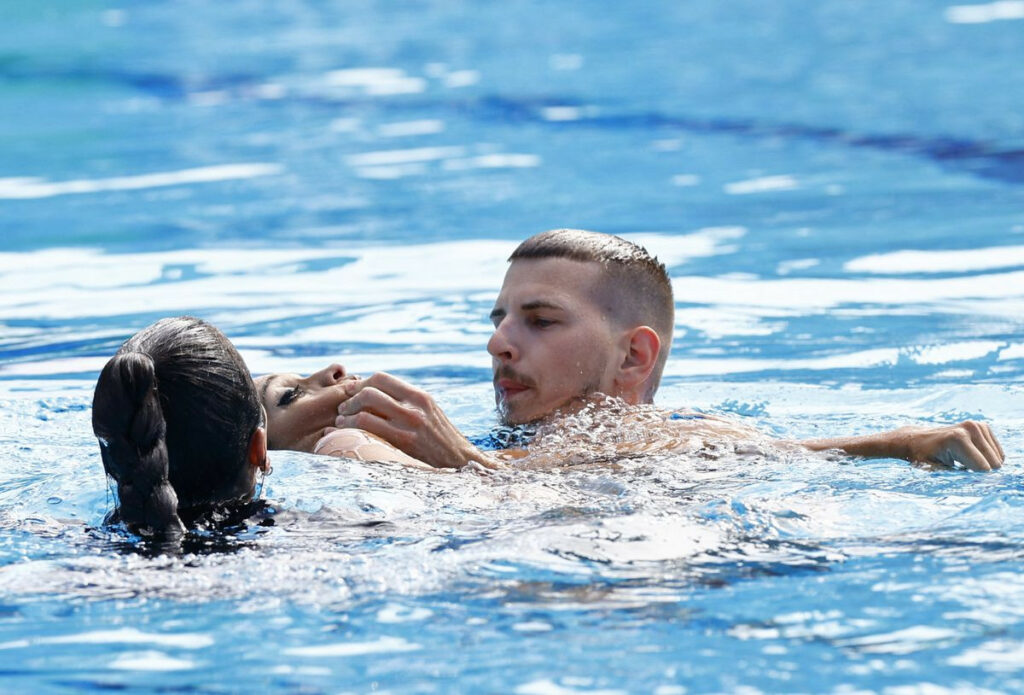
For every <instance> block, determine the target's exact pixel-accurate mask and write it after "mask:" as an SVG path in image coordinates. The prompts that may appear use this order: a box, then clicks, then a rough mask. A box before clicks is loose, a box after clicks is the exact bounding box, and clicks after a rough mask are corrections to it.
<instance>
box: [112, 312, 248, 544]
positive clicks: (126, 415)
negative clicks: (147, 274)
mask: <svg viewBox="0 0 1024 695" xmlns="http://www.w3.org/2000/svg"><path fill="white" fill-rule="evenodd" d="M260 422H261V411H260V404H259V398H258V396H257V394H256V387H255V386H254V385H253V381H252V377H251V376H250V374H249V370H248V369H247V368H246V366H245V362H244V361H243V360H242V357H241V355H239V354H238V351H237V350H235V348H234V346H233V345H232V344H231V342H230V341H229V340H228V339H227V338H226V337H225V336H224V334H223V333H221V332H220V331H219V330H217V329H216V328H214V327H213V326H211V325H210V324H208V323H206V322H205V321H201V320H199V319H195V318H192V317H188V316H183V317H179V318H171V319H162V320H160V321H157V322H156V323H154V324H153V325H151V326H149V327H147V328H144V329H143V330H141V331H139V332H138V333H136V334H135V335H133V336H132V337H131V338H129V339H128V340H127V341H125V343H124V345H122V346H121V349H119V350H118V351H117V354H115V355H114V356H113V357H112V358H110V360H109V361H108V362H107V364H106V366H104V367H103V371H102V372H100V377H99V381H98V382H97V384H96V392H95V394H94V395H93V404H92V427H93V432H94V433H95V434H96V437H97V438H99V441H100V453H101V456H102V458H103V467H104V469H105V470H106V472H107V475H109V476H110V477H111V478H113V479H114V482H115V483H116V484H117V492H118V502H119V507H118V510H117V513H118V516H119V518H120V520H121V521H123V522H124V523H126V524H127V525H128V526H129V527H131V528H133V529H134V530H137V531H140V532H141V533H143V535H147V536H150V535H151V536H155V537H158V538H161V539H167V540H174V539H176V538H179V537H181V535H182V534H183V532H184V525H183V524H182V521H181V518H180V517H179V508H181V509H182V511H184V510H185V508H188V510H189V511H190V512H196V511H200V510H201V509H202V508H203V507H209V506H212V505H217V504H220V503H224V502H229V501H233V500H236V499H244V498H247V497H249V496H251V493H252V487H251V479H248V485H247V477H246V476H247V475H248V473H249V472H248V470H247V460H248V451H249V442H250V440H251V438H252V435H253V434H254V433H255V431H256V428H257V427H258V426H259V425H260ZM246 488H248V489H246Z"/></svg>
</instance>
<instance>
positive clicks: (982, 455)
mask: <svg viewBox="0 0 1024 695" xmlns="http://www.w3.org/2000/svg"><path fill="white" fill-rule="evenodd" d="M800 444H801V445H802V446H804V447H806V448H808V449H810V450H811V451H826V450H829V449H838V450H840V451H842V452H844V453H847V454H849V455H851V456H863V457H865V458H899V459H905V460H907V461H911V462H914V463H941V464H943V465H945V466H952V465H953V464H954V463H955V462H959V463H961V464H963V465H964V466H966V467H967V468H970V469H972V470H976V471H991V470H995V469H997V468H999V467H1001V466H1002V465H1003V462H1004V461H1005V460H1006V454H1004V453H1003V449H1002V447H1001V446H1000V445H999V441H998V440H997V439H996V438H995V435H993V434H992V430H991V429H989V426H988V425H986V424H984V423H980V422H974V421H972V420H967V421H965V422H961V423H959V424H956V425H949V426H946V427H902V428H900V429H898V430H892V431H890V432H879V433H877V434H867V435H863V436H859V437H836V438H831V439H811V440H807V441H802V442H800Z"/></svg>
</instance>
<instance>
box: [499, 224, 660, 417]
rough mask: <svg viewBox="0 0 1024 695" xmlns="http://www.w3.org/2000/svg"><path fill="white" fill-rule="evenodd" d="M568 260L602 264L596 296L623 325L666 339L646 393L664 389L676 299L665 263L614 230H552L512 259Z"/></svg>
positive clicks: (532, 239) (650, 394) (535, 238)
mask: <svg viewBox="0 0 1024 695" xmlns="http://www.w3.org/2000/svg"><path fill="white" fill-rule="evenodd" d="M540 258H567V259H569V260H573V261H581V262H584V263H598V264H600V265H601V266H602V268H603V269H604V278H603V282H601V283H600V286H599V287H598V288H595V289H596V292H597V295H598V296H596V297H595V300H596V301H598V302H600V304H601V305H602V307H603V308H604V309H605V310H606V311H607V312H608V313H609V314H610V315H611V317H612V319H613V320H615V321H616V322H617V323H618V324H619V325H622V326H629V327H634V326H650V327H651V328H653V329H654V331H655V332H656V333H657V334H658V337H659V338H660V339H661V349H660V350H659V352H658V360H657V362H656V364H655V367H654V371H653V372H652V375H651V380H650V382H649V384H648V389H647V393H645V394H644V395H645V397H646V398H647V400H650V399H651V398H653V397H654V392H655V391H657V389H658V384H659V383H660V381H661V374H662V372H663V371H664V369H665V362H666V361H667V360H668V354H669V352H671V350H672V328H673V326H674V325H675V301H674V300H673V298H672V283H671V282H670V281H669V278H668V272H667V271H666V270H665V264H664V263H661V262H660V261H659V260H658V259H657V258H655V257H654V256H652V255H651V254H650V253H648V251H647V249H645V248H644V247H643V246H640V245H639V244H634V243H633V242H631V241H626V240H625V239H623V238H621V237H617V236H613V235H611V234H601V233H599V232H588V231H585V230H582V229H552V230H550V231H547V232H541V233H540V234H535V235H534V236H532V237H530V238H529V239H527V240H526V241H524V242H523V243H521V244H520V245H519V246H518V248H516V250H515V251H513V252H512V255H511V256H509V258H508V260H509V261H517V260H526V259H540Z"/></svg>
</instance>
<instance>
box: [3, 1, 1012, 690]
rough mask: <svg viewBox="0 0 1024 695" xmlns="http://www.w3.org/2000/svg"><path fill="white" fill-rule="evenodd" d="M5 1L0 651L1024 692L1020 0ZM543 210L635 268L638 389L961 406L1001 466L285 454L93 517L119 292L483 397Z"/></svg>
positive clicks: (461, 401) (821, 410)
mask: <svg viewBox="0 0 1024 695" xmlns="http://www.w3.org/2000/svg"><path fill="white" fill-rule="evenodd" d="M0 6H2V7H3V10H4V12H3V16H4V30H3V32H2V33H3V39H2V40H0V464H2V465H0V690H3V691H4V692H81V691H90V690H112V689H114V690H124V691H126V692H153V691H159V692H165V691H176V692H204V693H205V692H210V693H222V692H263V691H277V692H303V693H321V692H322V693H337V692H368V691H378V692H403V693H405V692H423V693H431V692H444V693H447V692H473V693H476V692H501V693H504V692H514V693H523V694H544V695H561V694H565V693H656V694H657V695H673V694H676V693H697V692H745V693H757V692H777V693H789V692H829V693H832V692H834V693H849V692H886V693H926V692H927V693H947V692H950V693H952V692H958V693H959V692H979V693H981V692H984V693H988V692H1019V691H1021V690H1024V675H1022V674H1024V579H1022V577H1024V572H1022V570H1024V562H1022V560H1024V521H1022V519H1024V514H1022V512H1024V493H1022V482H1024V479H1022V474H1021V460H1024V434H1022V432H1024V112H1022V111H1021V109H1020V104H1021V103H1024V71H1022V70H1020V68H1019V66H1020V64H1021V63H1022V60H1024V3H1022V2H1020V0H1004V1H1003V2H993V3H984V2H982V3H978V4H973V5H955V4H951V2H933V1H926V2H922V1H914V2H910V1H909V0H906V1H904V0H898V1H895V2H893V1H890V2H879V1H875V0H871V1H868V2H857V3H851V2H842V1H840V0H825V1H818V2H810V1H804V0H787V1H785V2H774V3H765V2H754V1H747V0H741V1H738V2H729V3H721V2H713V1H710V0H696V1H693V2H667V1H666V2H647V3H642V4H636V3H618V4H610V3H585V2H562V3H543V2H528V1H522V2H520V1H512V2H501V3H483V2H463V3H456V2H444V1H440V0H438V1H436V2H429V1H422V2H377V1H372V0H357V1H355V2H329V1H322V0H289V1H288V2H265V1H262V0H246V1H244V2H234V3H207V2H199V1H198V0H180V1H175V2H170V1H163V2H159V1H158V2H146V3H142V2H129V3H122V4H120V5H115V4H112V3H108V2H92V1H85V0H74V1H70V0H69V1H68V2H62V3H32V2H15V1H13V0H11V1H9V2H0ZM553 227H583V228H589V229H596V230H600V231H605V232H611V233H616V234H622V235H624V236H626V237H628V238H631V239H634V240H637V241H639V242H641V243H644V244H645V245H646V246H647V247H648V248H649V249H650V250H651V251H653V252H654V253H656V254H658V256H659V257H660V258H661V259H662V260H664V261H665V262H666V264H667V265H668V267H669V270H670V273H671V275H672V278H673V283H674V288H675V292H676V309H677V317H676V332H675V338H674V342H673V350H672V359H671V360H670V362H669V365H668V368H667V370H666V375H665V379H664V381H663V386H662V389H661V391H660V393H659V397H658V401H659V403H661V404H663V405H665V406H671V407H689V408H700V409H705V410H709V411H714V412H720V413H724V414H728V415H731V416H734V417H736V418H738V419H740V420H742V421H744V422H745V423H747V424H751V425H755V426H758V427H760V428H762V429H764V430H765V431H766V432H769V433H772V434H773V435H775V436H778V437H786V438H799V437H810V436H822V435H829V434H833V435H834V434H845V433H851V434H852V433H865V432H872V431H878V430H880V429H885V428H891V427H897V426H901V425H904V424H937V423H945V422H952V421H957V420H961V419H965V418H974V419H979V420H983V421H986V422H989V423H990V424H991V425H992V427H993V429H994V430H995V432H996V433H997V435H998V436H999V437H1000V439H1001V441H1002V442H1003V445H1004V448H1005V449H1006V453H1007V464H1006V466H1005V467H1004V468H1003V469H1002V470H1001V471H999V472H996V473H992V474H973V473H968V472H965V471H960V470H938V471H931V470H923V469H919V468H914V467H911V466H909V465H907V464H905V463H903V462H899V461H890V460H881V461H869V462H868V461H852V460H844V459H834V458H833V459H830V458H825V457H818V456H810V455H797V454H793V453H792V452H790V453H784V452H782V453H780V452H774V453H772V452H766V453H764V454H763V455H753V456H750V455H747V456H741V455H737V454H735V453H726V452H723V451H720V450H702V451H699V452H696V453H694V454H692V455H683V454H680V455H672V456H668V455H651V456H641V457H638V458H630V459H628V460H625V461H619V462H605V463H602V464H592V465H583V466H563V467H558V468H555V469H550V468H549V469H531V470H511V471H504V472H501V473H498V474H496V475H492V476H483V477H482V476H479V475H477V474H475V473H449V474H430V473H424V472H421V471H414V470H404V469H401V468H397V467H393V466H382V465H373V464H367V463H360V462H347V461H343V460H338V459H328V458H322V457H315V456H311V455H307V454H299V453H283V452H278V453H275V455H274V468H275V472H274V474H273V475H272V476H271V477H270V478H268V479H267V484H266V486H265V490H264V496H265V497H266V498H267V499H269V500H271V502H272V504H273V505H274V506H275V508H276V509H277V510H278V513H277V515H276V517H275V520H276V525H275V526H272V527H253V528H250V529H248V530H247V531H245V532H243V533H241V534H240V535H239V536H237V537H233V538H230V539H227V540H225V541H224V542H223V543H221V544H220V545H219V546H218V547H216V548H212V549H206V550H202V549H200V548H191V550H192V551H195V552H188V553H186V554H184V555H182V556H166V555H163V556H160V555H158V556H153V555H150V554H147V553H144V552H137V551H135V550H133V547H132V543H131V540H130V539H128V538H126V537H124V536H122V535H119V534H118V533H116V532H114V531H111V530H109V529H106V528H104V527H103V526H102V519H103V516H104V514H105V513H106V512H107V511H108V510H109V509H110V508H111V499H110V493H109V491H108V489H107V487H106V482H105V480H104V477H103V474H102V465H101V463H100V459H99V455H98V449H97V447H96V444H95V439H94V438H93V437H92V433H91V426H90V412H89V407H90V403H91V397H92V388H93V385H94V384H95V379H96V376H97V374H98V371H99V369H100V367H101V366H102V364H103V363H104V362H105V360H106V359H107V358H108V357H109V356H110V355H111V354H113V352H114V351H115V350H116V349H117V347H118V345H119V344H120V343H121V341H123V340H124V339H125V338H126V337H127V336H129V335H130V334H132V333H133V332H135V331H136V330H138V329H140V328H142V327H143V326H145V325H147V324H148V323H150V322H151V321H153V320H155V319H157V318H160V317H163V316H168V315H179V314H186V313H187V314H193V315H197V316H201V317H203V318H205V319H208V320H209V321H211V322H213V323H214V324H216V325H218V326H219V327H220V328H222V329H223V330H224V331H225V332H226V333H227V334H228V335H229V336H230V337H231V338H232V340H233V341H234V342H235V343H236V344H237V345H238V346H239V348H240V349H241V351H242V353H243V355H244V357H245V358H246V361H247V362H248V364H249V365H250V367H251V368H252V369H253V370H254V371H255V372H258V373H264V372H269V371H297V372H306V371H311V370H314V369H318V368H320V367H321V366H323V365H324V364H326V363H328V362H331V361H340V362H343V363H344V364H345V365H346V366H347V367H348V368H349V369H350V370H352V371H355V372H361V373H368V372H371V371H375V370H388V371H391V372H394V373H396V374H398V375H400V376H402V377H404V378H407V379H410V380H412V381H414V382H415V383H417V384H418V385H420V386H422V387H424V388H426V389H427V390H429V391H430V392H431V393H434V394H435V395H436V396H437V398H438V400H439V401H440V403H441V404H442V405H443V406H444V407H445V409H446V411H447V412H448V413H449V415H450V416H451V417H452V419H453V421H454V422H455V423H456V424H457V425H458V426H459V427H460V428H461V429H463V430H464V431H465V432H467V433H469V434H473V435H484V434H486V433H487V431H488V430H489V428H490V427H491V426H492V425H493V424H494V421H495V417H494V413H493V407H492V403H493V400H492V395H491V392H490V361H489V357H488V356H487V354H486V351H485V349H484V345H485V343H486V340H487V337H488V335H489V322H488V321H487V318H486V317H487V314H488V312H489V311H490V308H491V305H492V302H493V300H494V297H495V295H496V293H497V289H498V287H499V286H500V283H501V278H502V276H503V273H504V270H505V266H506V264H505V260H504V259H505V258H506V257H507V256H508V254H509V253H510V252H511V250H512V249H513V248H514V247H515V244H516V243H517V242H518V241H519V240H521V239H523V238H525V237H526V236H528V235H530V234H532V233H535V232H538V231H541V230H544V229H548V228H553Z"/></svg>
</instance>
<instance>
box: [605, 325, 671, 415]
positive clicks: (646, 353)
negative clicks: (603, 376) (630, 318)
mask: <svg viewBox="0 0 1024 695" xmlns="http://www.w3.org/2000/svg"><path fill="white" fill-rule="evenodd" d="M624 338H625V339H626V340H627V341H628V342H627V343H626V345H625V346H624V347H625V353H626V354H625V357H624V358H623V360H622V364H621V365H620V366H619V372H618V374H617V375H616V377H615V383H616V385H617V386H618V387H619V388H618V391H619V396H620V397H621V398H623V399H625V400H626V401H627V402H630V403H643V402H644V401H645V396H646V394H647V381H648V379H649V378H650V376H651V373H652V372H653V371H654V366H655V365H656V364H657V363H658V353H659V351H660V350H661V338H659V337H658V333H657V331H655V330H654V329H653V328H651V327H650V326H637V327H636V328H634V329H632V330H631V331H629V332H628V333H627V334H626V335H625V336H624Z"/></svg>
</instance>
